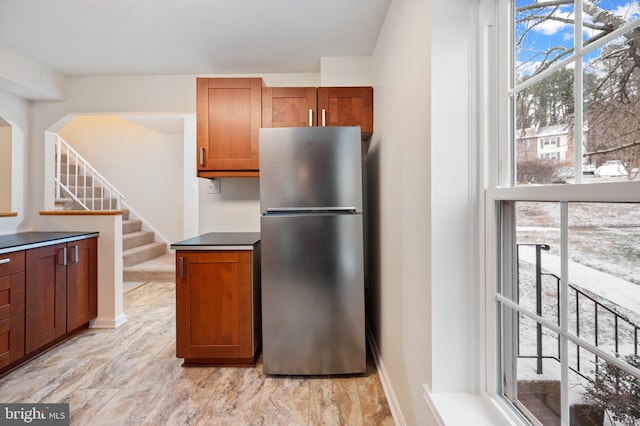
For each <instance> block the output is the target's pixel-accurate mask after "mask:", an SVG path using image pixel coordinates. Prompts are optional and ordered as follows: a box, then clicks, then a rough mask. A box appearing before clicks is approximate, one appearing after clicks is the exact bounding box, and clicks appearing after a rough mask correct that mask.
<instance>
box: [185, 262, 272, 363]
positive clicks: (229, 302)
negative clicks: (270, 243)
mask: <svg viewBox="0 0 640 426" xmlns="http://www.w3.org/2000/svg"><path fill="white" fill-rule="evenodd" d="M255 256H256V250H231V251H193V252H185V251H176V265H177V274H176V324H177V326H176V340H177V346H176V356H177V357H178V358H184V362H185V365H189V364H216V365H247V366H252V365H255V360H256V354H257V346H258V343H259V338H260V337H259V327H256V324H255V320H256V319H257V318H260V312H259V300H260V297H259V294H256V292H258V291H259V282H257V280H256V277H255V276H254V267H253V262H254V260H255ZM256 296H257V297H256ZM256 303H257V304H258V305H256Z"/></svg>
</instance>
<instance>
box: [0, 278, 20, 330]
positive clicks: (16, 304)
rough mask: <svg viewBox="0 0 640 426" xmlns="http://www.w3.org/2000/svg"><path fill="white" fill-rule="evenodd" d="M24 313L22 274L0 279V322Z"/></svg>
mask: <svg viewBox="0 0 640 426" xmlns="http://www.w3.org/2000/svg"><path fill="white" fill-rule="evenodd" d="M19 312H24V272H19V273H17V274H13V275H5V276H3V277H0V320H3V319H5V318H9V317H10V316H11V315H15V314H17V313H19Z"/></svg>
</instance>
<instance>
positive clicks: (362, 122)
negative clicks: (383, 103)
mask: <svg viewBox="0 0 640 426" xmlns="http://www.w3.org/2000/svg"><path fill="white" fill-rule="evenodd" d="M318 115H319V116H320V117H319V119H318V121H319V123H318V125H319V126H323V125H324V126H360V127H361V128H362V134H363V136H371V134H372V133H373V88H372V87H318ZM323 115H324V121H323V120H322V117H323Z"/></svg>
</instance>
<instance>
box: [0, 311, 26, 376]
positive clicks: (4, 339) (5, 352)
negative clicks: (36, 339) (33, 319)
mask: <svg viewBox="0 0 640 426" xmlns="http://www.w3.org/2000/svg"><path fill="white" fill-rule="evenodd" d="M22 356H24V313H19V314H17V315H14V316H12V317H11V318H7V319H5V320H2V321H0V367H4V366H7V365H9V364H11V363H12V362H14V361H16V360H18V359H20V358H22Z"/></svg>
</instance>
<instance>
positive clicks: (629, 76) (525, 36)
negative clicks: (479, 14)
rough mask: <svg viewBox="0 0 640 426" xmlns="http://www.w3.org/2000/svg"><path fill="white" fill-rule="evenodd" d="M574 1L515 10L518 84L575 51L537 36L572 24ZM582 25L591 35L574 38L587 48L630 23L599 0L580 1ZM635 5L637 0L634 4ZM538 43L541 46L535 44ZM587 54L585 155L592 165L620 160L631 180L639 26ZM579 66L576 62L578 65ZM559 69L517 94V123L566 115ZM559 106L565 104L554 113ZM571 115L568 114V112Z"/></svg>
mask: <svg viewBox="0 0 640 426" xmlns="http://www.w3.org/2000/svg"><path fill="white" fill-rule="evenodd" d="M573 5H574V1H573V0H550V1H542V0H538V1H534V2H533V3H531V4H526V5H522V6H519V7H517V8H516V10H515V13H516V15H515V18H516V20H515V24H516V31H515V35H516V40H515V44H516V52H517V58H518V61H519V62H518V65H517V71H518V72H519V74H520V77H519V82H522V81H525V80H526V79H529V78H532V77H534V76H536V75H538V74H540V73H542V72H544V71H546V70H548V69H549V68H550V67H552V66H554V65H555V64H558V63H560V62H561V61H563V60H564V59H566V58H568V57H570V56H571V55H573V54H574V52H575V49H574V47H573V44H572V43H568V44H563V45H558V46H554V45H553V43H551V44H549V40H545V42H546V43H539V42H537V36H538V34H539V33H541V32H542V30H543V29H544V28H545V27H548V26H549V25H550V24H551V25H569V26H572V25H575V23H576V22H575V17H576V14H575V11H574V10H573ZM581 6H582V12H583V13H582V16H583V22H582V27H583V28H584V29H586V30H587V33H588V34H589V35H588V37H587V38H586V39H585V40H577V41H575V42H576V43H583V45H584V46H588V45H589V44H591V43H594V42H596V41H597V40H600V39H602V38H603V37H606V36H608V35H609V34H611V33H612V32H614V31H616V30H618V29H620V28H622V27H623V26H625V25H627V24H629V21H628V20H626V19H625V18H626V17H625V16H622V15H620V14H616V13H615V12H614V11H610V10H606V9H604V8H603V7H602V6H601V2H600V1H586V0H583V1H582V2H581ZM635 7H637V3H636V4H635ZM539 45H542V46H544V47H543V48H539V47H538V46H539ZM595 52H596V54H592V55H590V56H589V57H588V61H589V63H588V65H587V66H586V67H585V69H584V72H583V76H584V103H585V109H584V111H585V122H586V123H587V124H588V129H589V130H588V134H587V135H588V137H587V151H588V152H587V153H586V156H588V157H591V158H592V161H594V162H596V164H598V165H599V164H601V163H603V162H604V161H606V160H609V159H618V160H621V161H622V162H623V163H624V164H625V166H626V167H627V169H628V171H629V172H630V173H629V176H630V178H633V177H635V175H637V173H635V174H634V173H631V170H632V169H634V168H635V169H636V170H637V168H638V167H639V166H640V147H639V146H638V144H637V143H636V142H640V120H639V119H638V117H640V27H636V28H634V29H632V30H630V31H627V32H625V33H623V34H622V35H620V36H619V37H617V38H614V39H613V40H610V41H608V42H607V43H605V44H604V45H603V46H601V47H600V48H599V49H596V51H595ZM576 65H578V64H576ZM566 71H567V70H566V69H564V68H559V69H558V71H557V72H556V73H553V74H551V75H549V76H547V77H546V78H544V79H543V80H541V81H540V83H539V84H536V85H533V86H529V87H528V88H526V89H523V90H522V91H520V92H518V93H517V94H516V107H517V109H518V110H517V115H516V118H517V122H518V125H520V124H526V127H535V126H539V125H548V124H549V123H554V122H557V121H559V120H562V119H566V117H569V115H570V113H572V112H573V103H572V101H571V100H569V98H571V95H570V96H567V95H568V93H569V92H570V91H568V90H567V84H569V85H573V80H572V79H568V78H567V76H563V75H562V74H563V72H566ZM558 105H560V106H561V107H564V108H565V114H564V115H558V113H557V111H558ZM567 111H568V112H569V114H566V112H567Z"/></svg>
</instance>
